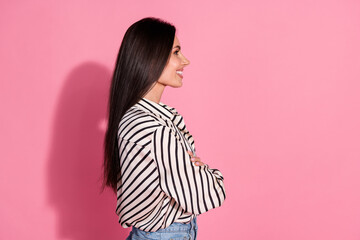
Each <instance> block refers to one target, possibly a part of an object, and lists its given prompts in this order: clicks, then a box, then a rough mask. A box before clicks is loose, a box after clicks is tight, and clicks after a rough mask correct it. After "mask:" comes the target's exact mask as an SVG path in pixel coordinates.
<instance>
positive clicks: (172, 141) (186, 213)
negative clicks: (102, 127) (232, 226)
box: [116, 98, 226, 232]
mask: <svg viewBox="0 0 360 240" xmlns="http://www.w3.org/2000/svg"><path fill="white" fill-rule="evenodd" d="M118 146H119V157H120V172H119V175H118V183H117V206H116V213H117V215H119V223H120V224H121V226H122V227H124V228H128V227H130V226H135V227H136V228H139V229H141V230H143V231H149V232H155V231H157V230H159V229H162V228H166V227H168V226H169V225H170V224H172V223H173V222H180V223H189V222H190V221H191V220H192V219H193V218H194V217H195V216H197V215H199V214H201V213H204V212H206V211H209V210H210V209H213V208H216V207H219V206H220V205H222V203H223V201H224V200H225V197H226V196H225V188H224V183H223V180H224V178H223V176H222V174H221V172H220V171H219V170H217V169H211V168H209V166H208V165H207V164H204V165H203V166H196V165H195V164H194V163H193V162H191V160H190V158H191V157H190V155H189V154H188V153H187V151H188V150H190V151H192V152H193V154H194V155H195V143H194V139H193V136H192V135H191V134H190V133H189V131H188V130H187V129H186V126H185V122H184V119H183V117H182V116H181V115H180V114H179V113H178V112H177V110H176V109H175V108H172V107H169V106H168V105H166V104H164V103H162V102H160V103H156V102H153V101H151V100H149V99H146V98H141V99H140V100H139V101H138V102H137V103H136V104H135V105H134V106H132V107H131V108H130V109H129V110H128V111H127V112H126V113H125V115H124V116H123V118H122V119H121V121H120V123H119V128H118Z"/></svg>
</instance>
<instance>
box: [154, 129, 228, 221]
mask: <svg viewBox="0 0 360 240" xmlns="http://www.w3.org/2000/svg"><path fill="white" fill-rule="evenodd" d="M152 140H153V141H152V146H151V148H152V151H151V154H152V155H153V158H154V160H155V162H156V163H157V166H158V171H159V181H160V187H161V189H162V190H163V191H164V192H165V193H166V194H167V195H168V196H170V197H172V198H174V199H175V201H176V202H178V203H179V204H180V206H181V207H182V208H183V209H184V210H185V211H186V212H189V213H193V214H201V213H204V212H207V211H209V210H210V209H213V208H216V207H219V206H221V205H222V203H223V202H224V200H225V198H226V194H225V187H224V182H223V180H224V178H223V176H222V174H221V172H220V171H219V170H217V169H210V168H209V166H208V165H207V164H204V165H203V166H196V165H195V164H194V163H193V162H192V161H191V160H190V155H189V154H188V153H187V151H186V148H185V143H184V142H183V141H182V140H181V139H180V137H179V135H178V134H177V135H176V134H175V133H174V132H173V130H172V129H171V128H169V127H166V126H161V127H159V128H157V129H156V130H155V131H154V134H153V139H152Z"/></svg>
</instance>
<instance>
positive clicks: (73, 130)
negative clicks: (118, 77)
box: [47, 62, 130, 240]
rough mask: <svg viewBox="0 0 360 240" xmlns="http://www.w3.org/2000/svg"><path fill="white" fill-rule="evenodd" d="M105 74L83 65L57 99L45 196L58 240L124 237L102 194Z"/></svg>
mask: <svg viewBox="0 0 360 240" xmlns="http://www.w3.org/2000/svg"><path fill="white" fill-rule="evenodd" d="M110 78H111V73H110V72H109V70H108V69H107V68H106V67H104V66H102V65H100V64H97V63H93V62H86V63H83V64H81V65H80V66H78V67H76V68H74V69H73V70H72V71H71V72H70V74H69V75H68V77H67V79H66V80H65V84H64V86H63V89H62V91H61V94H60V96H59V98H58V99H59V100H58V105H57V107H56V109H55V115H54V119H53V132H52V143H51V145H50V146H51V149H50V156H49V159H48V181H47V184H48V186H47V188H48V197H49V204H50V205H51V206H52V207H53V208H54V211H55V214H56V221H57V228H58V229H57V236H58V237H59V239H62V238H66V239H74V240H95V239H96V240H98V239H108V240H110V239H119V240H120V239H125V238H126V236H127V235H128V233H129V231H130V229H123V228H122V227H121V226H120V224H119V223H118V217H117V215H116V214H115V205H116V196H115V195H114V193H112V192H111V191H110V190H109V189H107V190H105V191H104V192H103V193H101V180H102V179H101V177H102V161H103V139H104V134H105V129H104V127H103V126H102V124H101V123H102V122H103V121H104V119H105V117H106V110H107V99H108V89H109V86H110V81H111V79H110Z"/></svg>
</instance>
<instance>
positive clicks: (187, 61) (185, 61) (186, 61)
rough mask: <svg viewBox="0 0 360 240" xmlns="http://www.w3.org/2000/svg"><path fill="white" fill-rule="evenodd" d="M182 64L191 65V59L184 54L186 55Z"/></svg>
mask: <svg viewBox="0 0 360 240" xmlns="http://www.w3.org/2000/svg"><path fill="white" fill-rule="evenodd" d="M182 64H184V65H189V64H190V61H189V59H187V58H186V57H185V56H184V57H183V61H182Z"/></svg>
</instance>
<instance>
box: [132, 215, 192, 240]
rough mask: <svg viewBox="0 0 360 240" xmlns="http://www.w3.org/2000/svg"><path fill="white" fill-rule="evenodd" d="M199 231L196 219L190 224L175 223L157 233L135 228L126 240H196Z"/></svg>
mask: <svg viewBox="0 0 360 240" xmlns="http://www.w3.org/2000/svg"><path fill="white" fill-rule="evenodd" d="M197 229H198V227H197V224H196V217H195V218H194V219H193V220H191V222H190V223H188V224H184V223H177V222H174V223H173V224H171V225H170V226H168V227H167V228H164V229H159V230H158V231H156V232H146V231H142V230H140V229H138V228H136V227H134V226H133V227H132V230H131V232H130V235H129V236H128V237H127V238H126V240H155V239H161V240H190V239H191V240H196V235H197Z"/></svg>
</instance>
